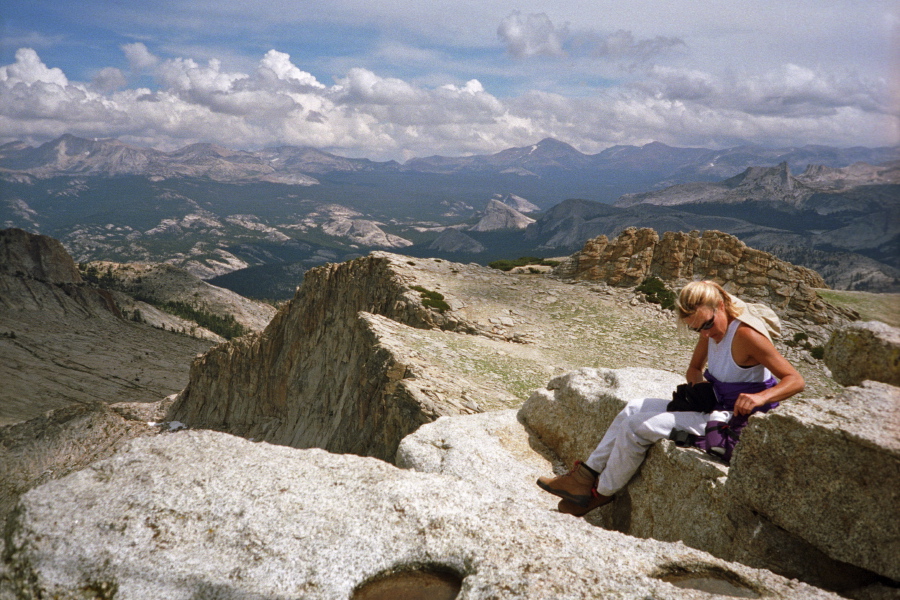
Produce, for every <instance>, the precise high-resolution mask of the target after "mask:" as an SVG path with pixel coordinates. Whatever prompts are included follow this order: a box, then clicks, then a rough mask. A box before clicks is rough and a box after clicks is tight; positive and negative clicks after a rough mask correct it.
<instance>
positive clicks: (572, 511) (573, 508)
mask: <svg viewBox="0 0 900 600" xmlns="http://www.w3.org/2000/svg"><path fill="white" fill-rule="evenodd" d="M612 501H613V497H612V496H610V497H609V498H607V499H606V500H603V501H602V502H599V503H597V504H594V503H592V502H589V503H588V504H587V505H586V506H581V505H580V504H576V503H575V502H571V501H569V500H560V502H559V505H557V507H556V510H558V511H559V512H561V513H563V514H566V515H572V516H573V517H583V516H585V515H586V514H588V513H589V512H591V511H592V510H596V509H598V508H600V507H601V506H606V505H607V504H609V503H610V502H612Z"/></svg>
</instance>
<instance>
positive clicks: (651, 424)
mask: <svg viewBox="0 0 900 600" xmlns="http://www.w3.org/2000/svg"><path fill="white" fill-rule="evenodd" d="M674 428H675V419H674V418H673V416H672V413H662V414H658V415H653V416H651V417H648V418H645V419H640V420H635V422H634V424H633V428H632V431H633V432H634V434H635V435H636V436H638V437H639V438H641V439H643V440H645V441H646V442H648V443H653V442H656V441H658V440H661V439H663V438H667V437H669V434H670V433H672V429H674Z"/></svg>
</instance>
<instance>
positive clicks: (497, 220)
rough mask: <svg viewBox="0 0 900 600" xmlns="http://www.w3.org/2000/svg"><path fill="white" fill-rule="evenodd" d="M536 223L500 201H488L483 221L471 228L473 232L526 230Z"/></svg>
mask: <svg viewBox="0 0 900 600" xmlns="http://www.w3.org/2000/svg"><path fill="white" fill-rule="evenodd" d="M532 223H534V219H532V218H531V217H526V216H525V215H523V214H522V213H520V212H519V211H517V210H516V209H515V208H512V207H511V206H508V205H506V204H504V203H503V202H501V201H499V200H494V199H491V200H488V203H487V207H486V208H485V209H484V214H483V216H482V217H481V219H480V220H479V221H478V223H476V224H475V225H473V226H472V227H471V231H503V230H506V229H525V228H526V227H528V226H529V225H530V224H532Z"/></svg>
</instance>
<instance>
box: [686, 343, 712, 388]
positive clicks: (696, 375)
mask: <svg viewBox="0 0 900 600" xmlns="http://www.w3.org/2000/svg"><path fill="white" fill-rule="evenodd" d="M707 352H709V342H708V341H707V340H706V338H704V337H703V336H700V339H699V340H697V345H696V346H694V353H693V354H692V355H691V364H690V365H688V369H687V374H686V375H685V377H686V378H687V382H688V383H701V382H702V381H703V369H704V368H705V367H706V356H707Z"/></svg>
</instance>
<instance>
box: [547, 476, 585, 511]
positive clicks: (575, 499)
mask: <svg viewBox="0 0 900 600" xmlns="http://www.w3.org/2000/svg"><path fill="white" fill-rule="evenodd" d="M537 484H538V487H539V488H541V489H542V490H544V491H545V492H549V493H551V494H553V495H554V496H557V497H559V498H562V499H563V500H568V501H569V502H572V503H573V504H577V505H578V506H580V507H582V508H585V507H587V506H588V505H589V504H590V503H591V498H592V496H574V495H572V494H570V493H568V492H566V491H564V490H557V489H555V488H552V487H550V486H549V485H547V484H546V483H544V482H543V481H541V480H540V479H538V481H537Z"/></svg>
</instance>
